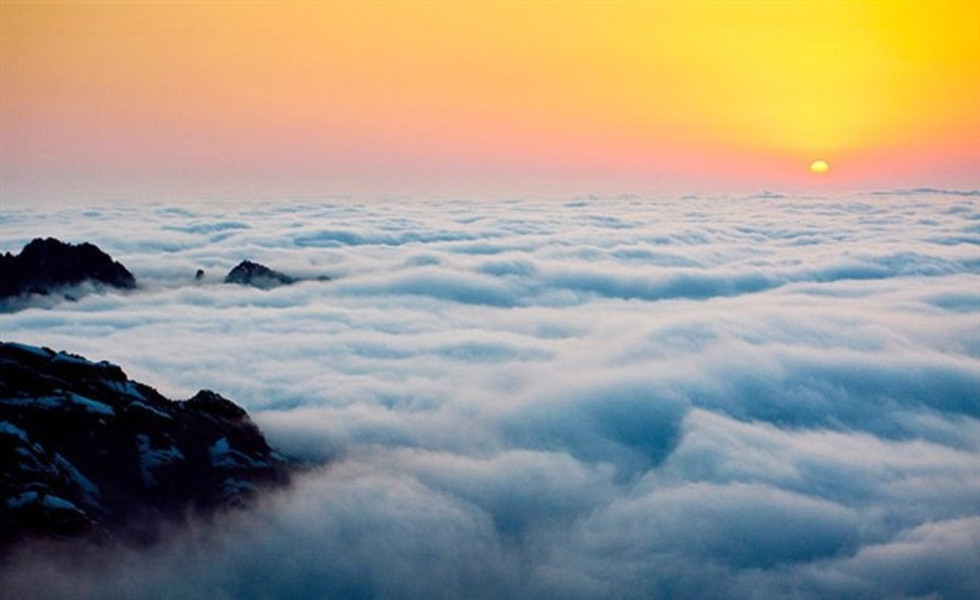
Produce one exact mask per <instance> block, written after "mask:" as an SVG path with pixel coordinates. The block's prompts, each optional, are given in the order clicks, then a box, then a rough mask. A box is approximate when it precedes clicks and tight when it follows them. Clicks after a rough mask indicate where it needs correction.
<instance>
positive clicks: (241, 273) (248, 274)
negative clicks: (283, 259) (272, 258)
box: [225, 260, 298, 289]
mask: <svg viewBox="0 0 980 600" xmlns="http://www.w3.org/2000/svg"><path fill="white" fill-rule="evenodd" d="M297 281H298V280H297V279H296V278H294V277H290V276H289V275H284V274H283V273H280V272H279V271H273V270H272V269H270V268H269V267H267V266H265V265H261V264H259V263H255V262H252V261H250V260H243V261H242V262H240V263H238V265H236V266H235V268H234V269H232V270H231V271H230V272H229V273H228V276H227V277H225V283H238V284H241V285H251V286H254V287H257V288H262V289H270V288H274V287H277V286H280V285H291V284H294V283H296V282H297Z"/></svg>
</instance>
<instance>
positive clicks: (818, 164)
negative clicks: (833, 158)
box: [810, 160, 830, 175]
mask: <svg viewBox="0 0 980 600" xmlns="http://www.w3.org/2000/svg"><path fill="white" fill-rule="evenodd" d="M828 171H830V165H828V164H827V161H825V160H815V161H813V162H812V163H810V172H811V173H813V174H815V175H824V174H826V173H827V172H828Z"/></svg>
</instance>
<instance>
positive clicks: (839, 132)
mask: <svg viewBox="0 0 980 600" xmlns="http://www.w3.org/2000/svg"><path fill="white" fill-rule="evenodd" d="M0 17H2V19H0V20H2V32H0V34H2V35H0V39H2V59H0V60H2V63H0V67H2V89H0V100H2V109H0V110H2V132H0V136H2V166H3V172H2V194H3V199H4V201H9V202H17V201H21V200H27V199H37V198H46V197H53V196H59V195H61V196H79V197H91V198H104V197H113V196H123V197H125V196H139V195H173V194H179V195H211V194H216V195H232V196H234V195H255V194H262V195H266V194H268V195H275V194H296V193H299V194H320V193H332V192H348V191H350V192H364V191H369V192H401V191H404V192H410V193H415V192H452V193H458V192H464V193H480V192H506V193H510V192H525V191H563V192H565V191H593V190H594V191H626V190H636V191H647V190H692V191H694V190H715V191H717V190H726V189H735V188H748V189H760V188H774V189H787V188H788V189H824V188H830V189H862V188H869V187H900V186H911V185H929V186H937V187H980V141H978V140H980V2H977V1H976V0H969V1H963V2H935V1H929V2H926V1H922V2H888V1H869V2H858V1H854V2H738V1H730V2H721V1H719V2H623V3H611V2H606V3H591V2H579V3H561V2H553V3H517V2H402V3H390V2H335V3H326V2H322V3H320V2H297V3H285V2H275V3H273V2H268V3H267V2H193V3H189V2H28V1H7V0H3V1H2V15H0ZM818 158H821V159H826V160H827V161H828V162H829V163H830V165H831V173H830V174H828V175H825V176H816V175H812V174H810V173H809V172H808V171H807V166H808V165H809V163H810V161H811V160H814V159H818Z"/></svg>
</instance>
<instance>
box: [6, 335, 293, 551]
mask: <svg viewBox="0 0 980 600" xmlns="http://www.w3.org/2000/svg"><path fill="white" fill-rule="evenodd" d="M0 371H2V373H3V377H2V379H0V549H2V548H3V547H5V546H9V545H10V544H12V543H14V542H18V541H22V540H25V539H28V538H37V537H41V538H52V537H53V538H70V539H71V538H84V539H93V540H97V541H98V540H111V539H122V540H125V541H137V542H148V541H152V540H154V539H155V538H156V537H157V536H158V535H159V534H160V533H161V532H162V531H164V530H165V529H166V527H165V526H166V525H168V524H169V523H172V522H173V521H174V520H180V519H183V518H186V516H187V515H191V514H197V515H205V516H206V515H210V514H213V513H214V512H215V511H218V510H222V509H225V508H230V507H236V506H243V505H245V504H247V503H248V501H249V500H250V499H252V498H253V497H255V495H256V494H257V493H258V492H259V491H260V490H262V489H267V488H274V487H279V486H283V485H285V484H287V483H288V481H289V471H288V468H287V463H286V461H285V460H284V459H283V457H281V456H279V455H278V454H277V453H276V452H274V451H273V450H272V449H271V448H269V446H268V444H267V443H266V441H265V439H264V437H263V436H262V434H261V432H260V431H259V429H258V428H257V427H256V426H255V424H254V423H253V422H252V421H251V420H250V419H249V417H248V415H247V414H246V412H245V411H244V410H243V409H242V408H240V407H239V406H237V405H235V404H234V403H233V402H231V401H230V400H227V399H225V398H222V397H221V396H220V395H218V394H216V393H214V392H210V391H201V392H199V393H198V394H197V395H195V396H194V397H193V398H191V399H190V400H186V401H182V402H175V401H172V400H168V399H166V398H164V397H163V396H162V395H160V394H159V393H158V392H157V391H156V390H154V389H153V388H151V387H149V386H147V385H143V384H140V383H136V382H133V381H131V380H130V379H129V378H128V377H127V376H126V374H125V373H123V371H122V369H120V368H119V367H118V366H116V365H113V364H110V363H108V362H97V363H96V362H91V361H88V360H86V359H84V358H81V357H79V356H75V355H72V354H67V353H65V352H54V351H52V350H50V349H47V348H37V347H33V346H25V345H21V344H13V343H0Z"/></svg>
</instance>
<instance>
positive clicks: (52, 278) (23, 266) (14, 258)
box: [0, 238, 136, 298]
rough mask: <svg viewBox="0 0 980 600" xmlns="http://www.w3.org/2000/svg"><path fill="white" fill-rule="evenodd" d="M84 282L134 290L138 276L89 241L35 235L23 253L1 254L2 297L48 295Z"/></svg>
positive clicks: (0, 279)
mask: <svg viewBox="0 0 980 600" xmlns="http://www.w3.org/2000/svg"><path fill="white" fill-rule="evenodd" d="M83 283H94V284H97V285H103V286H108V287H113V288H119V289H133V288H135V287H136V278H135V277H133V274H132V273H130V272H129V270H128V269H127V268H126V267H124V266H123V265H122V264H121V263H119V262H117V261H114V260H113V259H112V257H111V256H109V255H108V254H106V253H105V252H103V251H102V250H101V249H100V248H99V247H98V246H96V245H94V244H90V243H88V242H85V243H82V244H69V243H65V242H62V241H61V240H58V239H55V238H35V239H34V240H32V241H31V242H29V243H28V244H27V245H26V246H24V248H23V249H22V250H21V251H20V254H17V255H14V254H11V253H9V252H7V253H5V254H0V298H11V297H19V296H29V295H31V294H40V295H48V294H52V293H54V292H56V291H58V290H59V289H61V288H67V287H70V286H77V285H80V284H83Z"/></svg>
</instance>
